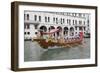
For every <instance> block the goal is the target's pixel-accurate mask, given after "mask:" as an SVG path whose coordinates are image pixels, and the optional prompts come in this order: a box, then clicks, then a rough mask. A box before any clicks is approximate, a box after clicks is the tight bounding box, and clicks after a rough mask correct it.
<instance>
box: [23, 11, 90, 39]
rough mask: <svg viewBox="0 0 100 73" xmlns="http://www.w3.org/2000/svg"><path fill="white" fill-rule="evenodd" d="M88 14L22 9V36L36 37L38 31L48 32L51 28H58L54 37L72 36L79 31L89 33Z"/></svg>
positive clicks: (26, 37) (27, 37)
mask: <svg viewBox="0 0 100 73" xmlns="http://www.w3.org/2000/svg"><path fill="white" fill-rule="evenodd" d="M89 20H90V14H89V13H72V12H47V11H45V12H44V11H28V10H25V11H24V38H25V39H32V38H34V37H37V33H38V32H39V31H43V32H50V31H51V30H52V29H60V30H61V31H60V32H57V33H54V34H53V36H54V37H58V36H60V35H63V36H68V37H74V36H76V35H78V34H79V32H80V31H82V32H83V33H84V36H85V35H86V34H87V33H89V34H90V21H89Z"/></svg>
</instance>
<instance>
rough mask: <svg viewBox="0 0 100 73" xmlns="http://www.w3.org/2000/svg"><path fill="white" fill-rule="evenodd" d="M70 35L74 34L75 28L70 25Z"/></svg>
mask: <svg viewBox="0 0 100 73" xmlns="http://www.w3.org/2000/svg"><path fill="white" fill-rule="evenodd" d="M70 36H74V28H73V27H70Z"/></svg>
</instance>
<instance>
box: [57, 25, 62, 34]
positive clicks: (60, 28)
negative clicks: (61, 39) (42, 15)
mask: <svg viewBox="0 0 100 73" xmlns="http://www.w3.org/2000/svg"><path fill="white" fill-rule="evenodd" d="M57 29H59V31H58V32H57V36H61V32H62V27H61V26H58V27H57Z"/></svg>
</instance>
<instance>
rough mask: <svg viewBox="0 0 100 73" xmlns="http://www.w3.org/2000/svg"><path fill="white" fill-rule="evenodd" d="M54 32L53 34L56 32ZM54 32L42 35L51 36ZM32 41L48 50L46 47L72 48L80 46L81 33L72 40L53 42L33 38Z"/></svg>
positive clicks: (51, 40)
mask: <svg viewBox="0 0 100 73" xmlns="http://www.w3.org/2000/svg"><path fill="white" fill-rule="evenodd" d="M57 31H58V30H57ZM57 31H54V32H57ZM54 32H49V33H47V32H46V33H43V32H42V34H52V33H54ZM33 41H37V42H38V44H39V45H40V46H41V47H42V48H44V49H48V47H55V46H57V47H62V48H66V47H72V46H76V45H80V44H82V41H83V32H79V37H78V38H72V39H66V40H65V39H59V40H56V41H55V40H54V39H52V38H51V39H50V38H49V39H43V38H34V39H33Z"/></svg>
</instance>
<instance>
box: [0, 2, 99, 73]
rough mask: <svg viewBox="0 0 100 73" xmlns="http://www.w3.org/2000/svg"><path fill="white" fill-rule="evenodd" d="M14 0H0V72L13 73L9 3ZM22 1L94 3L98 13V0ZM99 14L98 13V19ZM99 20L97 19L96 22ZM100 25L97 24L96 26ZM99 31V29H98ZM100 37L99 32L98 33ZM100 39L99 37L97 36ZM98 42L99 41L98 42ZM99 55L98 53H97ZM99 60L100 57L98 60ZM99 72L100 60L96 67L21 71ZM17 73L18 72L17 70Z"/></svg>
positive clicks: (32, 72) (46, 72)
mask: <svg viewBox="0 0 100 73" xmlns="http://www.w3.org/2000/svg"><path fill="white" fill-rule="evenodd" d="M11 1H14V0H0V73H14V72H13V71H11V70H10V58H11V57H10V54H11V12H10V8H11V6H10V3H11ZM22 1H34V2H45V3H61V4H77V5H78V4H79V5H80V4H81V5H94V6H96V5H97V6H98V11H99V12H98V13H100V10H99V9H100V4H99V3H100V0H22ZM99 18H100V15H99V14H98V19H99ZM99 23H100V21H98V24H99ZM99 27H100V25H98V28H99ZM98 31H100V29H98ZM98 37H100V34H98ZM98 40H100V38H98ZM98 43H100V41H99V42H98ZM99 48H100V46H98V52H100V49H99ZM98 55H100V53H98ZM99 61H100V57H99V59H98V62H99ZM42 72H43V73H66V72H67V73H75V72H76V73H85V72H88V73H99V72H100V62H99V66H98V67H86V68H73V69H72V68H70V69H59V70H58V69H57V70H56V69H55V70H40V71H26V72H22V73H42ZM18 73H19V72H18Z"/></svg>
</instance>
